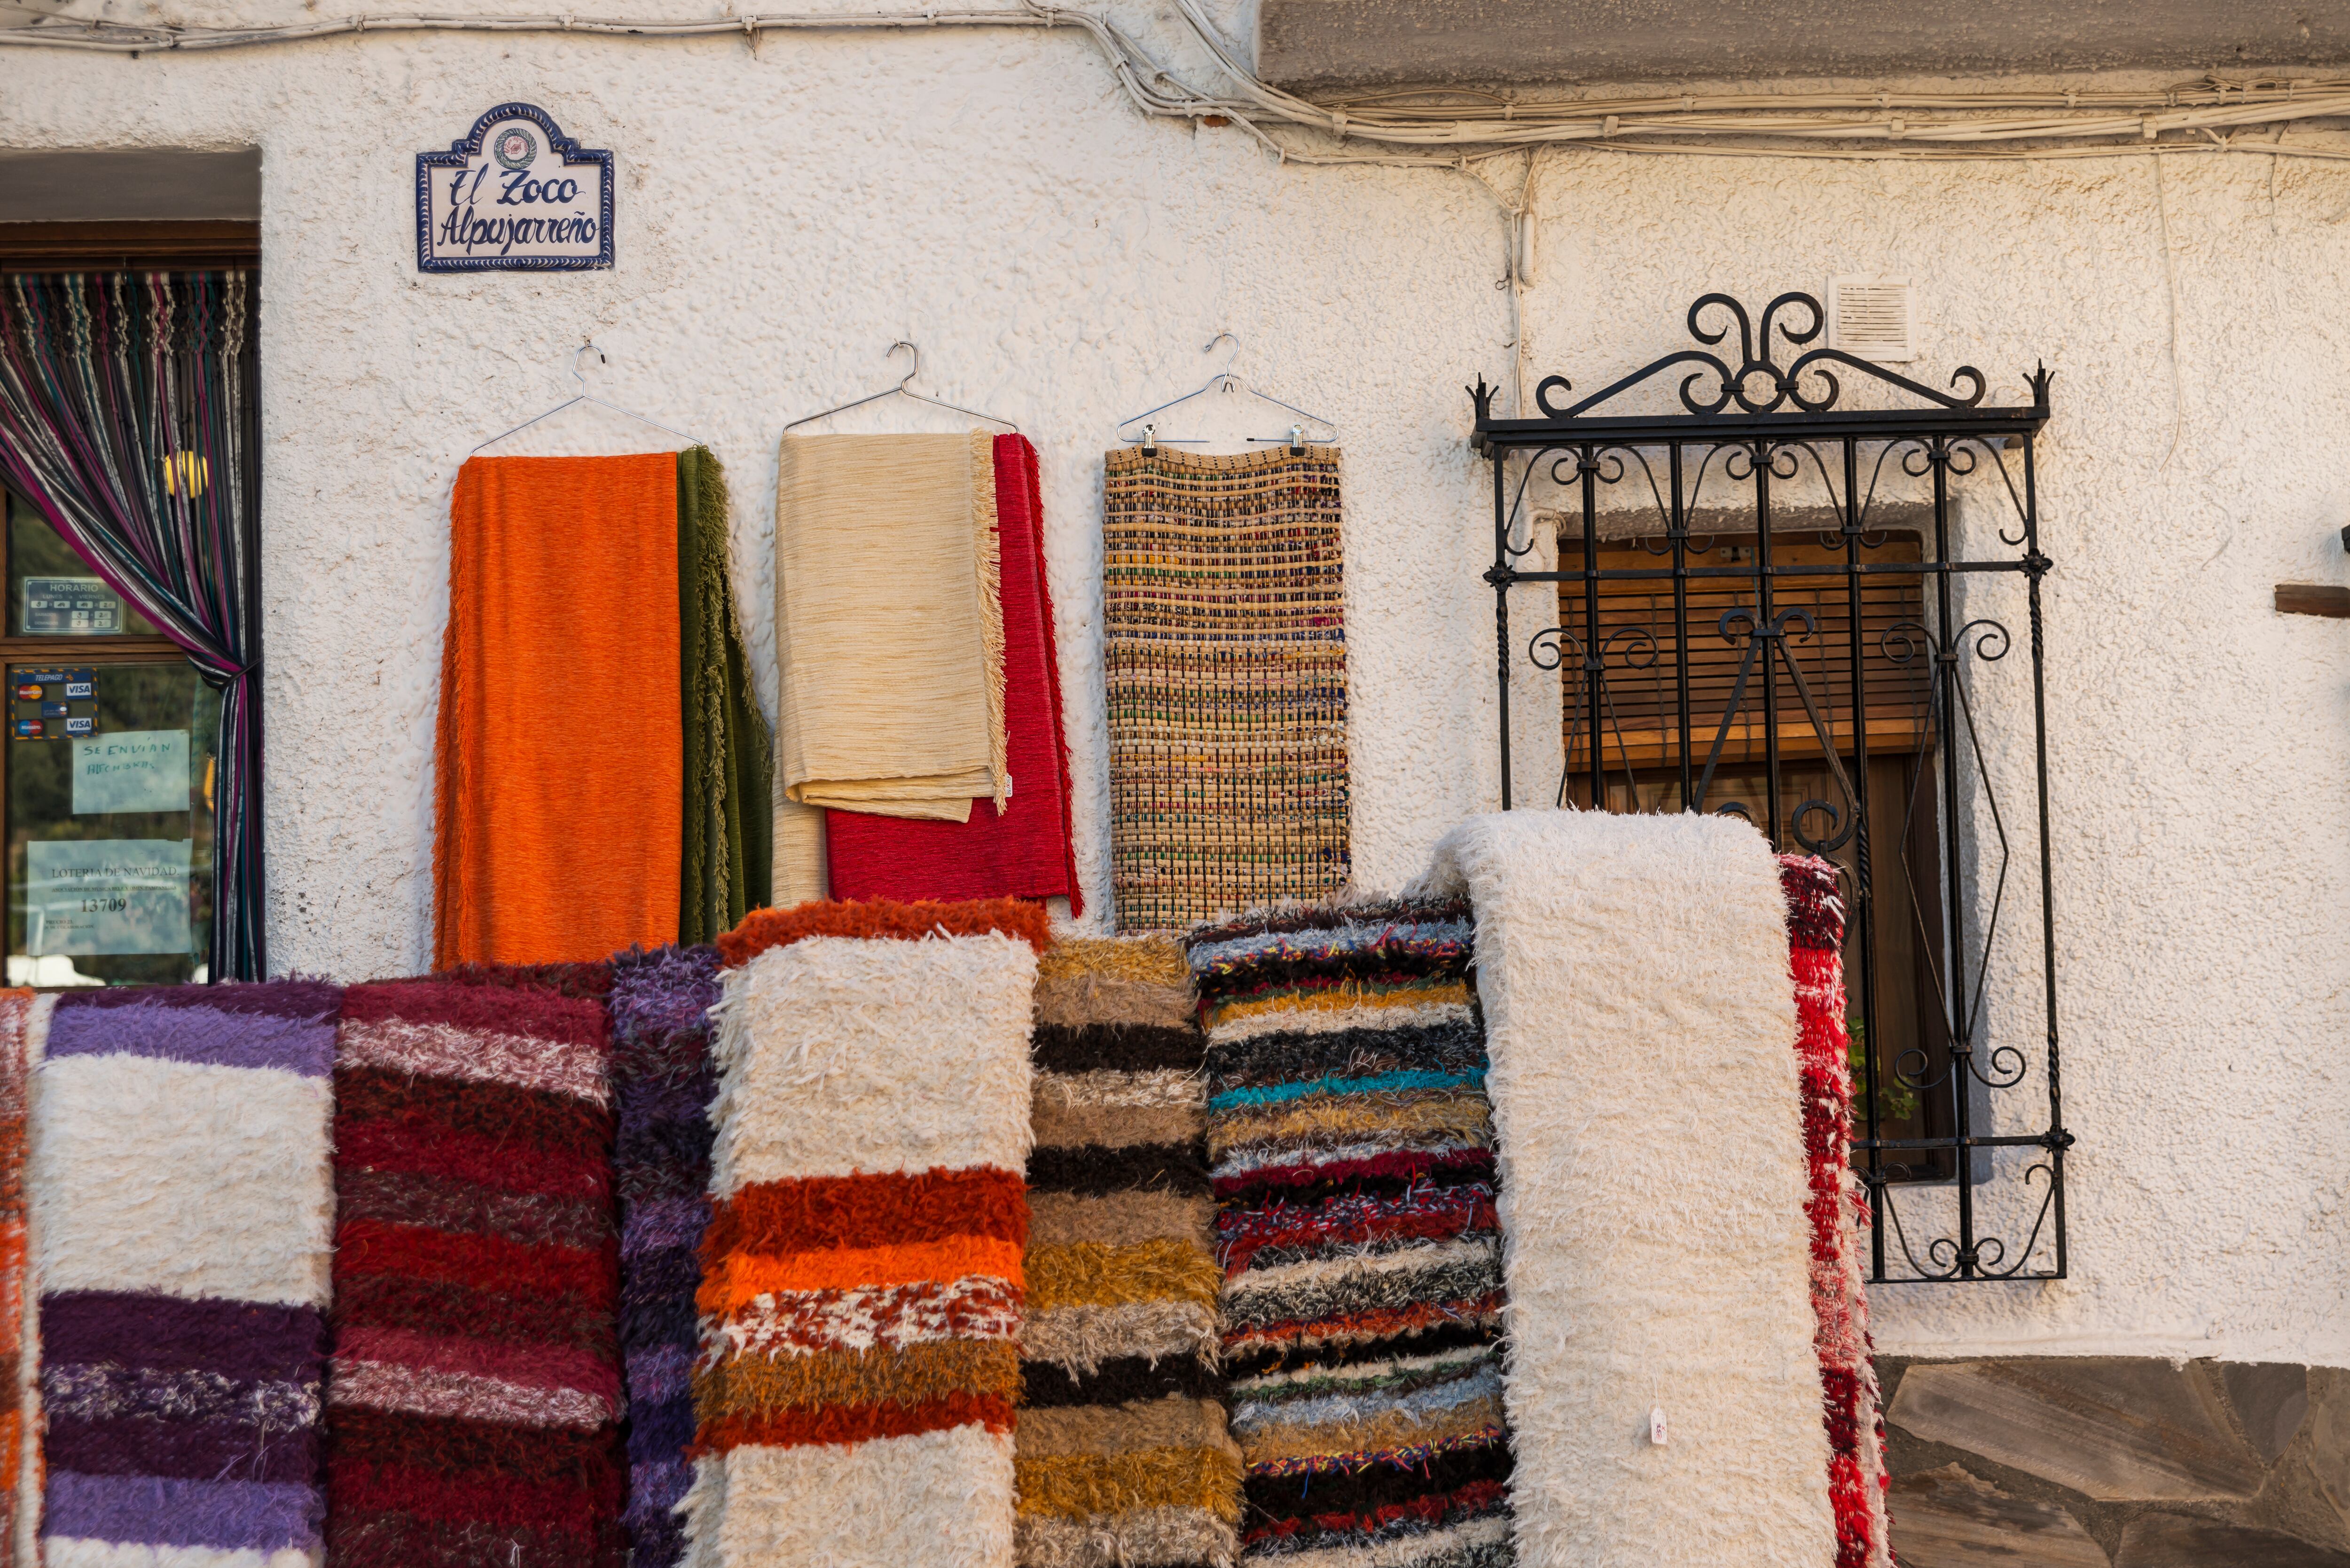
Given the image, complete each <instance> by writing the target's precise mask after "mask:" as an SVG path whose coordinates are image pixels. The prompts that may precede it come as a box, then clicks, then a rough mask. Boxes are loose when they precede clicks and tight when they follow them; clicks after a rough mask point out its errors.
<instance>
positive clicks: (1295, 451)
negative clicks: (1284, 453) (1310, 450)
mask: <svg viewBox="0 0 2350 1568" xmlns="http://www.w3.org/2000/svg"><path fill="white" fill-rule="evenodd" d="M1289 455H1290V456H1292V457H1304V456H1305V426H1304V425H1292V426H1290V427H1289Z"/></svg>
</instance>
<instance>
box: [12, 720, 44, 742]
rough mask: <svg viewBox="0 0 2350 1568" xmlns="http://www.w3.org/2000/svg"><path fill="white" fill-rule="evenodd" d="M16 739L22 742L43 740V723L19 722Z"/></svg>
mask: <svg viewBox="0 0 2350 1568" xmlns="http://www.w3.org/2000/svg"><path fill="white" fill-rule="evenodd" d="M16 738H17V739H18V740H20V741H37V740H39V739H40V738H41V722H40V721H39V720H38V719H19V720H17V721H16Z"/></svg>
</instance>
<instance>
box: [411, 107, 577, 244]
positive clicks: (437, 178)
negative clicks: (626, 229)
mask: <svg viewBox="0 0 2350 1568" xmlns="http://www.w3.org/2000/svg"><path fill="white" fill-rule="evenodd" d="M610 265H612V155H611V153H609V152H608V151H599V150H598V149H595V148H586V147H582V146H580V145H579V144H578V143H577V141H574V140H572V139H571V138H569V137H567V136H566V135H564V134H563V128H562V127H561V126H559V125H557V124H556V123H555V119H554V117H553V116H551V115H549V114H548V113H547V112H546V110H545V109H540V108H538V107H537V106H536V105H535V104H527V103H502V104H500V105H498V106H497V108H495V109H492V110H490V111H489V112H488V113H487V114H484V116H482V118H481V119H477V120H475V121H473V130H472V132H471V133H470V134H468V135H465V136H462V137H459V138H458V139H457V140H454V141H452V142H451V143H450V144H449V151H446V152H420V153H418V154H417V155H416V270H417V271H419V272H581V271H587V270H588V269H591V268H596V267H608V266H610Z"/></svg>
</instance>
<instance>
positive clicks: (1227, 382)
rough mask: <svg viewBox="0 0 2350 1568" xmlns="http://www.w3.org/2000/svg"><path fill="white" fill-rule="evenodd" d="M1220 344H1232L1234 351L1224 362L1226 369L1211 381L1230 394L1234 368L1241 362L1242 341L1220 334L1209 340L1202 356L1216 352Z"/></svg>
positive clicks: (1216, 374)
mask: <svg viewBox="0 0 2350 1568" xmlns="http://www.w3.org/2000/svg"><path fill="white" fill-rule="evenodd" d="M1219 343H1230V344H1231V345H1232V354H1231V356H1230V357H1229V358H1226V359H1225V360H1224V368H1223V369H1221V370H1219V371H1217V372H1216V373H1215V375H1214V376H1212V377H1211V378H1210V379H1211V380H1214V381H1216V382H1218V383H1219V384H1220V385H1221V387H1222V390H1224V391H1227V392H1229V391H1231V390H1232V380H1233V377H1232V367H1233V366H1235V365H1237V364H1239V363H1240V360H1241V340H1240V339H1239V338H1238V337H1234V336H1232V334H1231V333H1229V332H1219V333H1217V334H1216V335H1215V336H1214V337H1211V338H1209V339H1208V345H1207V347H1206V348H1202V349H1201V350H1200V352H1201V353H1202V354H1212V353H1214V352H1215V351H1216V345H1217V344H1219Z"/></svg>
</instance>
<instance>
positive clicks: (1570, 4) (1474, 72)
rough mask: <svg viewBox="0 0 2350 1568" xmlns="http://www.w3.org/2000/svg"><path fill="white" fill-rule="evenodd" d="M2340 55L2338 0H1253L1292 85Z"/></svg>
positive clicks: (2188, 66) (1861, 72) (1838, 72)
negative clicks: (1943, 2) (1956, 0)
mask: <svg viewBox="0 0 2350 1568" xmlns="http://www.w3.org/2000/svg"><path fill="white" fill-rule="evenodd" d="M2343 63H2350V4H2345V3H2344V0H2303V3H2299V4H2295V3H2293V0H2232V3H2230V4H2229V5H2213V4H2211V0H2133V3H2127V4H2125V3H2122V0H1976V3H1975V4H1973V5H1962V6H1944V7H1939V8H1934V7H1929V8H1926V9H1922V10H1921V9H1920V8H1919V7H1918V6H1916V5H1906V4H1900V3H1898V0H1263V4H1262V6H1261V8H1260V10H1259V12H1258V17H1257V71H1258V74H1259V75H1261V76H1263V78H1265V79H1266V80H1268V81H1271V82H1274V83H1275V84H1276V85H1278V86H1281V87H1284V88H1291V89H1293V90H1305V89H1326V88H1347V87H1370V86H1396V85H1401V84H1405V83H1409V84H1414V85H1422V86H1469V85H1474V84H1479V83H1495V82H1576V81H1609V82H1639V81H1654V80H1660V79H1683V80H1686V79H1692V78H1706V79H1742V78H1757V77H1882V76H1886V75H1893V74H1898V75H1903V76H1939V75H1960V74H1981V73H1987V72H1989V73H1997V72H2009V71H2032V72H2067V71H2095V70H2126V69H2161V70H2180V71H2205V70H2228V71H2236V70H2241V69H2244V68H2245V67H2251V66H2265V67H2293V68H2296V69H2306V68H2309V67H2322V66H2326V65H2338V64H2343Z"/></svg>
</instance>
